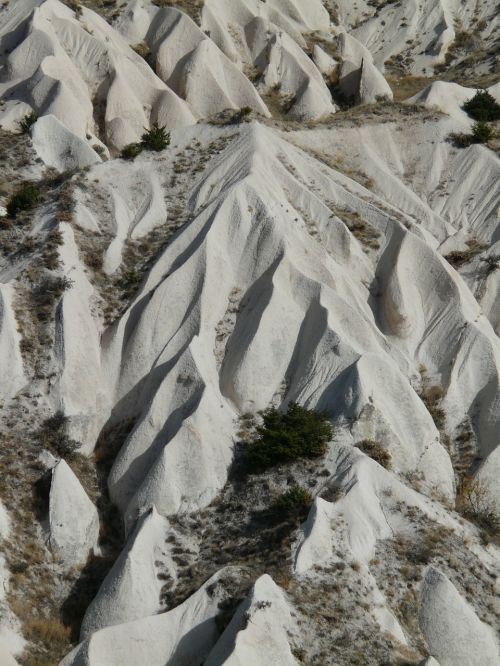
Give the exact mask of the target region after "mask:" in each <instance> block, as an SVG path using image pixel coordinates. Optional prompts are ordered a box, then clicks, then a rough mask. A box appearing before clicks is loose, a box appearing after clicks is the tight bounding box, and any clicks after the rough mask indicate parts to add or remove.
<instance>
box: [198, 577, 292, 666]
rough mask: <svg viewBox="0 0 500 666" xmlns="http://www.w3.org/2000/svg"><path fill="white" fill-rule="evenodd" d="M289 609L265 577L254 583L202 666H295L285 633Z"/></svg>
mask: <svg viewBox="0 0 500 666" xmlns="http://www.w3.org/2000/svg"><path fill="white" fill-rule="evenodd" d="M292 627H293V620H292V616H291V614H290V606H289V604H288V603H287V601H286V599H285V596H284V594H283V592H282V590H280V588H279V587H278V586H277V585H276V584H275V583H274V581H273V579H272V578H271V577H270V576H268V575H267V574H266V575H264V576H261V577H260V578H259V579H257V581H256V582H255V585H254V586H253V589H252V591H251V592H250V594H249V595H248V597H247V599H246V600H245V601H244V602H243V603H242V604H241V606H240V607H239V608H238V610H237V611H236V613H235V614H234V617H233V619H232V620H231V622H230V623H229V625H228V627H227V628H226V630H225V631H224V633H223V634H222V636H221V638H220V639H219V641H218V642H217V644H216V646H215V647H214V649H213V650H212V651H211V652H210V654H209V655H208V657H207V660H206V662H205V664H206V666H222V664H224V666H274V664H282V665H283V666H298V663H299V662H298V661H297V660H296V659H295V657H294V656H293V654H292V651H291V648H290V644H289V641H288V636H287V632H289V631H290V630H291V629H292Z"/></svg>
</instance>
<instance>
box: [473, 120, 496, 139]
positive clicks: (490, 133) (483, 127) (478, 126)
mask: <svg viewBox="0 0 500 666" xmlns="http://www.w3.org/2000/svg"><path fill="white" fill-rule="evenodd" d="M472 136H473V137H474V141H475V143H488V141H490V140H491V139H492V138H493V137H494V136H495V131H494V129H493V128H492V127H490V125H488V123H485V122H484V121H482V120H479V121H478V122H477V123H474V125H473V127H472Z"/></svg>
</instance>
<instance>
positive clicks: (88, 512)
mask: <svg viewBox="0 0 500 666" xmlns="http://www.w3.org/2000/svg"><path fill="white" fill-rule="evenodd" d="M49 532H50V533H49V545H50V548H51V550H52V552H53V553H54V554H55V555H56V556H57V557H58V558H59V559H60V560H62V562H63V563H64V564H65V565H66V566H74V565H75V564H78V563H85V562H86V560H87V557H88V555H89V553H90V552H91V551H92V550H93V548H94V547H95V546H96V545H97V537H98V536H99V517H98V515H97V510H96V508H95V506H94V505H93V504H92V502H91V501H90V499H89V497H88V495H87V494H86V492H85V491H84V489H83V488H82V486H81V485H80V482H79V481H78V479H77V477H76V476H75V474H74V473H73V472H72V470H71V468H70V467H69V465H68V464H67V463H66V462H65V461H64V460H60V461H59V462H58V463H57V465H56V466H55V467H54V468H53V469H52V481H51V485H50V496H49Z"/></svg>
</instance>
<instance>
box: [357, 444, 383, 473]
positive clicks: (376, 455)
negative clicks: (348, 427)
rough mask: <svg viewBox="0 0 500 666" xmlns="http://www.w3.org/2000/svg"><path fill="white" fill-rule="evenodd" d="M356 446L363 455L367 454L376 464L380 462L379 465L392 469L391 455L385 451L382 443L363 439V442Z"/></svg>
mask: <svg viewBox="0 0 500 666" xmlns="http://www.w3.org/2000/svg"><path fill="white" fill-rule="evenodd" d="M355 446H356V448H358V449H359V450H360V451H363V453H366V455H367V456H370V458H372V459H373V460H375V462H378V464H379V465H382V467H385V469H391V454H390V453H389V451H387V450H386V449H384V447H383V446H382V444H380V442H374V441H373V440H371V439H363V440H362V441H361V442H357V443H356V444H355Z"/></svg>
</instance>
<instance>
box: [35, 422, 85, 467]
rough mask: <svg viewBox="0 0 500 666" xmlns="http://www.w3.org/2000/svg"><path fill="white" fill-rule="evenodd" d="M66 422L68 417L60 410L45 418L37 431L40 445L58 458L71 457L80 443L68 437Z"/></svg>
mask: <svg viewBox="0 0 500 666" xmlns="http://www.w3.org/2000/svg"><path fill="white" fill-rule="evenodd" d="M67 424H68V417H67V416H65V415H64V414H63V413H62V412H56V414H54V416H50V417H49V418H47V419H45V421H44V422H43V423H42V425H41V427H40V431H39V433H38V441H39V442H40V446H42V447H43V448H45V449H48V450H49V451H50V452H51V453H54V454H55V455H56V456H58V457H60V458H72V457H73V456H74V454H75V453H76V452H77V451H78V449H79V447H80V444H79V443H78V442H76V441H75V440H74V439H71V438H70V437H68V434H67V432H66V428H67Z"/></svg>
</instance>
